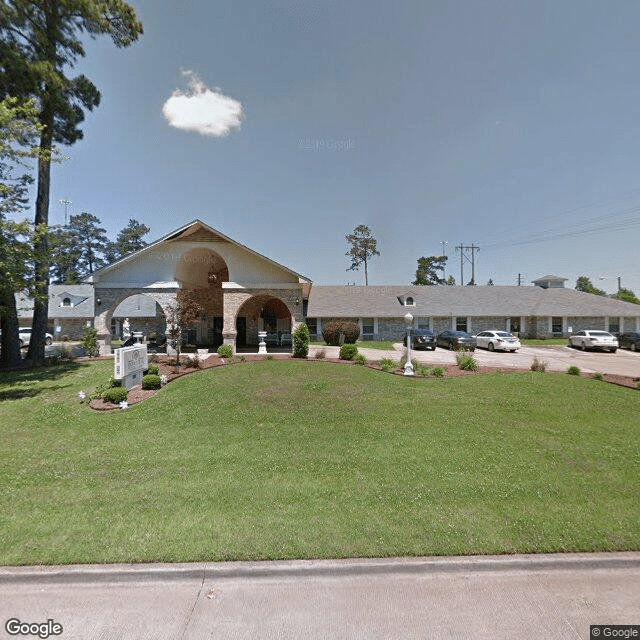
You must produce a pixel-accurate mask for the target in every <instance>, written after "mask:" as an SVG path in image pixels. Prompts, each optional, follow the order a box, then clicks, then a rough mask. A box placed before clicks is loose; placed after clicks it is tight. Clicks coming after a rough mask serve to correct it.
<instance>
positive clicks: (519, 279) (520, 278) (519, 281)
mask: <svg viewBox="0 0 640 640" xmlns="http://www.w3.org/2000/svg"><path fill="white" fill-rule="evenodd" d="M521 284H522V274H521V273H519V274H518V286H520V285H521Z"/></svg>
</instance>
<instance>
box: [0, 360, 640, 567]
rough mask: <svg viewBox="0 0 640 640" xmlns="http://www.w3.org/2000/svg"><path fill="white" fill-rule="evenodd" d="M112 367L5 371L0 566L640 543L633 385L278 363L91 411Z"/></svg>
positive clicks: (226, 371) (0, 390)
mask: <svg viewBox="0 0 640 640" xmlns="http://www.w3.org/2000/svg"><path fill="white" fill-rule="evenodd" d="M112 366H113V365H112V363H111V362H105V361H102V362H98V363H91V364H84V363H83V364H76V365H73V366H71V367H69V368H67V369H64V368H52V369H48V370H45V372H44V374H42V373H20V374H0V400H1V401H0V425H1V426H0V439H1V442H2V447H1V448H0V487H1V493H0V513H1V514H2V515H1V516H0V564H1V565H17V564H40V563H42V564H58V563H61V564H64V563H94V562H133V561H143V562H144V561H209V560H230V559H274V558H316V557H321V558H328V557H353V556H411V555H453V554H477V553H513V552H554V551H603V550H623V549H624V550H629V549H633V550H638V549H640V519H639V518H638V512H639V508H640V498H639V496H640V474H639V473H638V469H639V468H640V421H639V420H638V413H639V411H638V410H639V408H640V393H639V392H637V391H635V390H630V389H625V388H621V387H616V386H613V385H609V384H606V383H604V382H598V381H596V380H592V379H586V378H578V377H574V376H568V375H566V374H550V373H532V372H520V373H509V374H507V373H496V374H491V375H479V376H470V377H465V378H445V379H442V380H436V379H407V378H404V377H402V376H393V375H388V374H384V373H382V372H377V371H373V370H370V369H367V368H364V367H358V366H354V365H341V364H335V363H327V362H317V361H312V362H300V361H264V362H256V363H244V364H235V365H228V366H226V367H218V368H215V369H211V370H208V371H203V372H199V373H196V374H193V375H190V376H186V377H183V378H180V379H179V380H176V381H174V382H172V383H171V384H170V385H168V386H167V387H166V388H164V389H163V390H162V391H161V392H159V393H158V394H157V395H156V396H155V397H154V398H152V399H150V400H147V401H146V402H144V403H143V404H141V405H138V406H135V407H132V408H130V409H128V410H127V411H120V410H118V411H115V412H110V413H97V412H93V411H91V410H90V409H89V408H88V407H87V406H86V405H82V404H80V403H79V401H78V399H77V394H78V391H80V390H81V389H82V390H84V391H90V390H91V389H93V387H95V385H96V384H98V383H100V382H103V381H105V380H106V379H107V378H108V377H109V376H110V375H111V373H112ZM43 375H44V376H45V377H42V376H43ZM39 378H40V379H39Z"/></svg>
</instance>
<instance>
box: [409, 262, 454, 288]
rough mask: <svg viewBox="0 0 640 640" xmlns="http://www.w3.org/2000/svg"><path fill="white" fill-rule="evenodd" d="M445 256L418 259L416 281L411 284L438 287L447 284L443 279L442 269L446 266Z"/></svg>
mask: <svg viewBox="0 0 640 640" xmlns="http://www.w3.org/2000/svg"><path fill="white" fill-rule="evenodd" d="M447 259H448V258H447V256H428V257H426V258H425V257H424V256H423V257H422V258H418V268H417V269H416V279H415V280H414V281H413V284H417V285H438V284H447V281H446V279H445V278H444V269H445V266H446V264H447Z"/></svg>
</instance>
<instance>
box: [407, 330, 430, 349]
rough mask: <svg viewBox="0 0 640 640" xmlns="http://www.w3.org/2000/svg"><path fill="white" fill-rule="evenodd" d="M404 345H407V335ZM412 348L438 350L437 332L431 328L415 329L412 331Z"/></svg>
mask: <svg viewBox="0 0 640 640" xmlns="http://www.w3.org/2000/svg"><path fill="white" fill-rule="evenodd" d="M404 346H405V347H406V346H407V337H406V336H405V338H404ZM411 348H412V349H416V350H419V349H424V350H425V351H426V350H427V349H431V351H435V350H436V334H435V333H433V331H431V330H430V329H415V330H414V331H412V332H411Z"/></svg>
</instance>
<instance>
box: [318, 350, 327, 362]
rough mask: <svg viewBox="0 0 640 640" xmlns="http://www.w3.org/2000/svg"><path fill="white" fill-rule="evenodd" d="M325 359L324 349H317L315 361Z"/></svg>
mask: <svg viewBox="0 0 640 640" xmlns="http://www.w3.org/2000/svg"><path fill="white" fill-rule="evenodd" d="M326 357H327V352H326V351H325V350H324V349H318V350H317V351H316V360H324V359H325V358H326Z"/></svg>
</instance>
